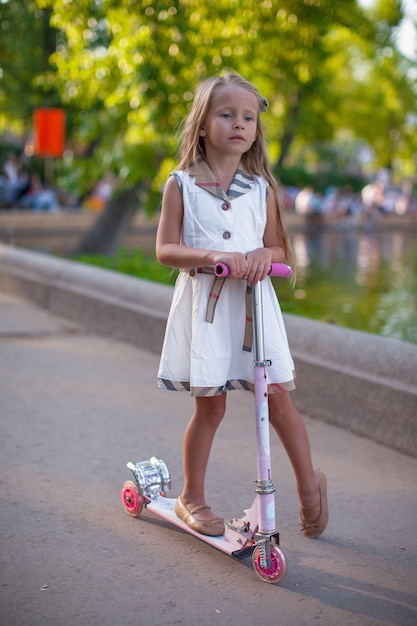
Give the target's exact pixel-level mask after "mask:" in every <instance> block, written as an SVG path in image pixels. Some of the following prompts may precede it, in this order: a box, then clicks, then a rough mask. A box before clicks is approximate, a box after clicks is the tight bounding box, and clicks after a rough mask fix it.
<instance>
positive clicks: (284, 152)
mask: <svg viewBox="0 0 417 626" xmlns="http://www.w3.org/2000/svg"><path fill="white" fill-rule="evenodd" d="M299 111H300V93H299V91H298V89H295V90H294V92H293V93H292V94H291V97H290V98H289V110H288V114H287V121H286V123H285V132H284V136H283V138H282V141H281V153H280V155H279V159H278V162H277V166H278V167H279V168H281V167H283V166H284V163H285V159H286V158H287V156H288V154H289V151H290V147H291V144H292V142H293V139H294V137H295V134H296V128H297V120H298V114H299Z"/></svg>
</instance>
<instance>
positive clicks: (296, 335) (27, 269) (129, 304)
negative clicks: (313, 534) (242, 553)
mask: <svg viewBox="0 0 417 626" xmlns="http://www.w3.org/2000/svg"><path fill="white" fill-rule="evenodd" d="M0 288H1V289H3V290H4V291H6V292H9V293H12V294H14V295H19V296H21V297H23V298H25V299H28V300H31V301H33V302H35V303H36V304H37V305H38V306H40V307H42V308H45V309H47V310H49V311H50V312H51V313H54V314H57V315H60V316H63V317H67V318H69V319H71V320H73V321H75V322H77V323H79V324H80V325H82V326H83V327H85V328H86V329H88V330H90V331H91V332H95V333H99V334H103V335H106V336H109V337H113V338H115V339H119V340H122V341H127V342H129V343H133V344H135V345H137V346H139V347H141V348H145V349H148V350H151V351H156V352H159V351H160V349H161V346H162V340H163V335H164V330H165V324H166V318H167V315H168V311H169V306H170V303H171V297H172V288H171V287H167V286H164V285H159V284H156V283H153V282H149V281H145V280H139V279H136V278H132V277H129V276H124V275H122V274H118V273H117V272H112V271H109V270H102V269H98V268H94V267H90V266H86V265H82V264H80V263H75V262H73V261H68V260H66V259H58V258H54V257H51V256H48V255H46V254H40V253H35V252H29V251H27V250H22V249H17V248H13V247H11V246H6V245H2V244H0ZM284 317H285V323H286V327H287V331H288V337H289V342H290V346H291V350H292V353H293V356H294V360H295V363H296V369H297V377H298V381H299V383H298V387H297V390H296V391H295V392H294V400H295V402H296V404H297V407H298V408H299V410H300V411H301V412H303V413H305V414H307V415H310V416H311V417H314V418H317V419H322V420H324V421H327V422H329V423H333V424H336V425H337V426H341V427H343V428H346V429H348V430H351V431H352V432H355V433H357V434H360V435H363V436H364V437H368V438H371V439H373V440H374V441H376V442H378V443H380V444H383V445H385V446H388V447H391V448H393V449H395V450H397V451H399V452H402V453H404V454H408V455H410V456H414V457H417V346H415V345H413V344H408V343H405V342H402V341H397V340H394V339H385V338H383V337H378V336H374V335H370V334H367V333H362V332H358V331H353V330H348V329H343V328H339V327H336V326H330V325H328V324H324V323H321V322H315V321H312V320H308V319H305V318H301V317H297V316H293V315H285V316H284Z"/></svg>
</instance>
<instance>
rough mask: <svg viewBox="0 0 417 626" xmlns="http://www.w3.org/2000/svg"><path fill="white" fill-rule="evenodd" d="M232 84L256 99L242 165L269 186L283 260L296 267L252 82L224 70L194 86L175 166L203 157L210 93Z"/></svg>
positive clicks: (261, 108) (263, 105) (261, 100)
mask: <svg viewBox="0 0 417 626" xmlns="http://www.w3.org/2000/svg"><path fill="white" fill-rule="evenodd" d="M229 85H235V86H237V87H242V88H243V89H247V90H248V91H250V92H251V93H252V94H253V95H254V96H255V97H256V99H257V100H258V103H259V108H258V115H257V132H256V140H255V141H254V143H253V144H252V146H251V148H250V149H249V150H248V151H247V152H245V153H244V154H243V155H242V165H243V167H244V169H245V170H246V171H247V173H249V174H255V175H258V176H261V177H262V178H263V179H264V180H265V181H266V182H267V183H268V184H269V185H270V187H271V189H272V191H273V193H274V196H275V199H276V203H277V207H278V212H277V219H278V224H279V227H280V230H281V233H282V238H283V243H284V250H285V257H286V261H287V262H288V263H289V264H290V265H291V266H292V267H293V269H294V271H295V259H294V253H293V251H292V247H291V243H290V240H289V236H288V232H287V228H286V226H285V224H284V221H283V218H282V205H281V198H280V192H279V186H278V181H277V180H276V178H275V176H274V175H273V173H272V170H271V165H270V162H269V158H268V152H267V148H266V141H265V136H264V132H263V128H262V124H261V116H260V114H261V112H263V111H265V108H266V100H265V98H263V97H262V96H261V94H260V93H259V91H258V90H257V89H256V87H255V86H254V85H252V83H250V82H248V81H247V80H245V79H244V78H243V77H242V76H240V75H239V74H237V73H235V72H232V71H229V70H228V71H226V72H224V73H223V74H219V75H216V76H212V77H211V78H208V79H206V80H204V81H202V82H201V83H200V84H199V85H198V86H197V89H196V92H195V96H194V100H193V104H192V107H191V111H190V113H189V114H188V116H187V117H186V118H185V120H184V122H183V125H182V129H181V133H180V161H179V164H178V169H180V170H185V169H187V168H188V167H190V166H192V165H193V164H194V163H197V162H198V161H199V160H200V159H204V158H205V146H204V138H203V137H200V129H201V127H202V126H203V124H204V122H205V119H206V117H207V114H208V111H209V109H210V106H211V102H212V99H213V95H214V94H215V93H216V91H218V90H219V89H220V88H221V87H226V86H229Z"/></svg>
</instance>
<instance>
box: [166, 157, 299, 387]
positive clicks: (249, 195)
mask: <svg viewBox="0 0 417 626" xmlns="http://www.w3.org/2000/svg"><path fill="white" fill-rule="evenodd" d="M174 176H175V177H176V179H177V182H178V184H179V186H180V189H181V192H182V197H183V204H184V218H183V224H182V243H183V245H185V246H190V247H195V248H204V249H212V250H224V251H227V252H235V251H238V252H243V253H246V252H250V251H251V250H254V249H256V248H259V247H262V246H263V234H264V230H265V224H266V196H267V185H266V183H265V181H264V180H263V179H262V178H261V177H259V176H250V175H247V174H245V173H244V172H243V171H242V170H240V169H239V170H237V172H236V174H235V178H234V180H233V182H232V184H231V186H230V189H229V190H228V194H227V195H226V194H225V193H224V191H223V189H222V188H221V187H220V186H219V185H218V184H217V183H216V182H215V179H214V176H213V174H212V172H211V170H210V169H209V168H208V166H207V164H205V163H204V162H203V163H200V164H198V166H197V167H196V168H195V169H194V170H188V171H185V170H182V171H178V172H175V173H174ZM213 281H214V277H213V275H210V274H206V273H199V272H198V271H195V272H194V271H191V272H189V271H180V273H179V276H178V278H177V281H176V285H175V289H174V295H173V300H172V304H171V309H170V313H169V317H168V321H167V327H166V332H165V338H164V343H163V348H162V354H161V361H160V367H159V371H158V383H157V384H158V387H160V388H163V389H169V390H175V391H180V390H184V391H188V392H190V394H191V395H193V396H214V395H219V394H222V393H224V392H226V391H229V390H233V389H245V390H251V391H252V390H253V380H254V377H253V353H252V352H249V351H248V349H247V348H246V349H245V350H244V349H243V348H242V347H243V343H244V336H245V323H246V305H245V298H246V287H247V283H246V281H244V280H228V279H226V280H225V281H224V284H223V287H222V290H221V293H220V294H219V296H218V300H217V302H216V305H215V310H214V315H213V316H212V321H207V308H208V303H209V300H210V294H212V287H213ZM262 302H263V311H264V342H265V356H266V358H267V359H268V360H270V361H272V365H271V366H268V367H267V368H266V370H267V376H268V385H269V387H268V389H269V392H270V393H273V392H280V391H290V390H292V389H294V388H295V382H294V363H293V360H292V357H291V353H290V350H289V346H288V340H287V335H286V331H285V327H284V321H283V318H282V314H281V309H280V306H279V303H278V299H277V296H276V294H275V290H274V287H273V285H272V283H271V280H270V278H266V279H265V280H264V281H263V283H262Z"/></svg>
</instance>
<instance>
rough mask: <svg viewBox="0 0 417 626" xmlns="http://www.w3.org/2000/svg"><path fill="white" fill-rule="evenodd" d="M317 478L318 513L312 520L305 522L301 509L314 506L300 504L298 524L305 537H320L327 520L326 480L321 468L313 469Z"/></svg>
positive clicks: (308, 509)
mask: <svg viewBox="0 0 417 626" xmlns="http://www.w3.org/2000/svg"><path fill="white" fill-rule="evenodd" d="M315 472H316V474H317V476H318V479H319V493H320V514H319V516H318V517H317V519H315V520H314V521H312V522H307V521H305V520H303V519H302V518H303V511H311V510H312V509H316V508H317V505H315V506H303V505H301V506H300V513H301V521H300V522H299V523H300V526H301V530H302V532H303V533H304V535H305V536H306V537H310V538H312V539H314V538H316V537H320V535H321V534H322V533H323V532H324V530H325V528H326V526H327V522H328V521H329V507H328V504H327V480H326V475H325V474H324V473H323V472H322V471H321V470H315Z"/></svg>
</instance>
